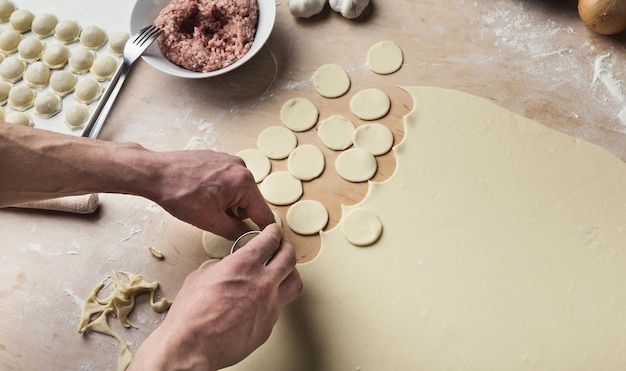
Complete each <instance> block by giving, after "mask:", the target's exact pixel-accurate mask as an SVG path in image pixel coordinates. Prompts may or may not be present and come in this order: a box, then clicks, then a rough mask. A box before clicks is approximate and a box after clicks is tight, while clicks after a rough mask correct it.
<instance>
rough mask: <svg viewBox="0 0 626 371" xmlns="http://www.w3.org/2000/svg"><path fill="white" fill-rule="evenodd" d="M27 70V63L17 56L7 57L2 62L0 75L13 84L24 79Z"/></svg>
mask: <svg viewBox="0 0 626 371" xmlns="http://www.w3.org/2000/svg"><path fill="white" fill-rule="evenodd" d="M25 70H26V63H24V62H23V61H21V60H20V59H18V58H16V57H11V58H7V59H5V60H3V61H2V63H0V77H2V79H3V80H4V81H6V82H10V83H12V84H13V83H16V82H18V81H20V80H21V79H22V77H23V76H24V71H25Z"/></svg>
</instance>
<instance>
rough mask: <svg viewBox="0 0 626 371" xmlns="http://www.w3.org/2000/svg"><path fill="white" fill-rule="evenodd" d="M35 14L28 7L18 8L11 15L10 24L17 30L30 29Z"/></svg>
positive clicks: (24, 30) (22, 31)
mask: <svg viewBox="0 0 626 371" xmlns="http://www.w3.org/2000/svg"><path fill="white" fill-rule="evenodd" d="M33 19H35V15H34V14H33V13H32V12H31V11H30V10H28V9H17V10H15V11H14V12H13V13H11V16H10V17H9V26H11V28H12V29H13V30H15V31H17V32H20V33H24V32H26V31H29V30H30V28H31V26H32V24H33Z"/></svg>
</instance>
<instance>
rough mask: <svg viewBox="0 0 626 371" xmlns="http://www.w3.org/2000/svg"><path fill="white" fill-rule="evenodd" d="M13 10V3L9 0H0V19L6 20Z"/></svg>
mask: <svg viewBox="0 0 626 371" xmlns="http://www.w3.org/2000/svg"><path fill="white" fill-rule="evenodd" d="M14 11H15V4H13V2H12V1H10V0H0V21H8V20H9V18H10V17H11V14H13V12H14Z"/></svg>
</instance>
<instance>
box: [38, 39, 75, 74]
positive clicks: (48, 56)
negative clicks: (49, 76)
mask: <svg viewBox="0 0 626 371" xmlns="http://www.w3.org/2000/svg"><path fill="white" fill-rule="evenodd" d="M69 58H70V50H69V49H68V48H67V46H65V45H62V44H52V45H49V46H48V47H47V48H46V51H45V52H44V53H43V57H42V59H43V61H44V63H45V64H47V65H48V67H50V68H52V69H61V68H63V67H64V66H65V65H66V64H67V61H68V59H69Z"/></svg>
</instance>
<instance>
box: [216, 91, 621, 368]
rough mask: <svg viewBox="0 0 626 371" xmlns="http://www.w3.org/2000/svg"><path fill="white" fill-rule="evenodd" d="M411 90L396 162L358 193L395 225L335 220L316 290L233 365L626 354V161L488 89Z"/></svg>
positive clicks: (579, 361)
mask: <svg viewBox="0 0 626 371" xmlns="http://www.w3.org/2000/svg"><path fill="white" fill-rule="evenodd" d="M406 90H407V91H408V92H409V93H410V94H411V96H412V97H413V102H414V107H413V111H412V112H411V113H410V114H408V115H407V116H405V118H404V124H405V133H404V139H403V140H402V142H401V143H400V144H398V145H396V147H395V148H394V154H395V155H396V158H397V164H396V171H395V173H394V174H393V176H392V177H391V178H389V179H387V180H386V181H385V182H383V183H372V184H371V185H370V188H369V191H368V194H367V196H366V197H365V199H363V200H362V201H361V202H360V203H358V204H357V205H355V207H360V208H367V209H370V210H372V211H374V212H375V213H376V215H378V217H379V218H380V220H381V221H382V223H383V225H384V233H383V235H382V236H381V237H380V239H379V240H378V241H377V242H376V244H374V245H372V246H371V247H369V248H364V249H360V248H354V247H353V246H352V245H351V244H350V243H348V241H347V240H346V239H345V238H344V236H343V233H342V231H341V228H340V225H341V223H343V222H342V221H340V223H339V225H338V227H339V228H334V229H332V230H330V231H326V232H322V235H321V240H322V246H321V251H320V253H319V255H318V256H317V257H316V258H315V260H313V261H311V262H310V263H306V264H300V265H299V266H298V270H299V272H300V274H301V276H302V280H303V282H305V287H304V291H303V293H302V295H301V296H300V297H299V298H298V299H296V300H295V301H294V302H293V303H291V304H290V305H289V306H288V307H286V308H285V310H284V311H283V313H282V314H281V317H280V319H279V321H278V323H277V325H276V326H275V327H274V330H273V332H272V335H271V337H270V339H269V340H268V341H267V342H266V343H265V344H264V345H262V346H261V348H259V349H258V350H257V351H255V353H253V354H252V355H251V356H250V357H248V358H247V359H245V360H244V361H243V362H241V363H240V364H238V365H236V366H234V367H232V368H229V369H228V370H229V371H233V370H246V369H248V370H249V369H258V370H295V369H297V370H302V371H313V370H326V371H338V370H354V369H357V367H360V368H361V369H363V370H415V369H420V370H464V371H474V370H529V369H541V370H552V369H559V370H598V369H620V368H621V367H620V365H623V364H626V353H625V352H623V351H622V346H623V344H624V343H625V342H626V340H625V339H626V335H625V333H624V331H623V328H624V327H625V326H626V314H624V311H623V310H622V309H623V307H624V298H625V297H626V275H624V266H626V254H624V241H626V228H624V215H626V193H624V191H623V190H624V187H625V186H626V164H625V163H624V162H623V161H622V160H620V159H619V158H617V157H615V156H614V155H612V154H610V153H609V152H608V151H606V150H604V149H602V148H600V147H598V146H596V145H594V144H591V143H588V142H585V141H582V140H580V139H577V138H573V137H570V136H567V135H564V134H562V133H559V132H557V131H555V130H552V129H549V128H547V127H545V126H543V125H541V124H539V123H537V122H535V121H533V120H530V119H528V118H524V117H522V116H520V115H517V114H515V113H513V112H510V111H507V110H505V109H504V108H501V107H498V106H496V105H495V104H493V103H491V102H490V101H488V100H487V99H483V98H478V97H473V96H470V95H467V94H465V93H462V92H457V91H451V90H446V89H439V88H427V87H419V88H413V87H412V88H406ZM344 215H345V214H344ZM303 334H306V336H303ZM329 339H331V341H329ZM332 339H339V341H332ZM345 339H349V341H344V340H345ZM320 354H323V355H324V356H323V357H319V356H318V355H320Z"/></svg>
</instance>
